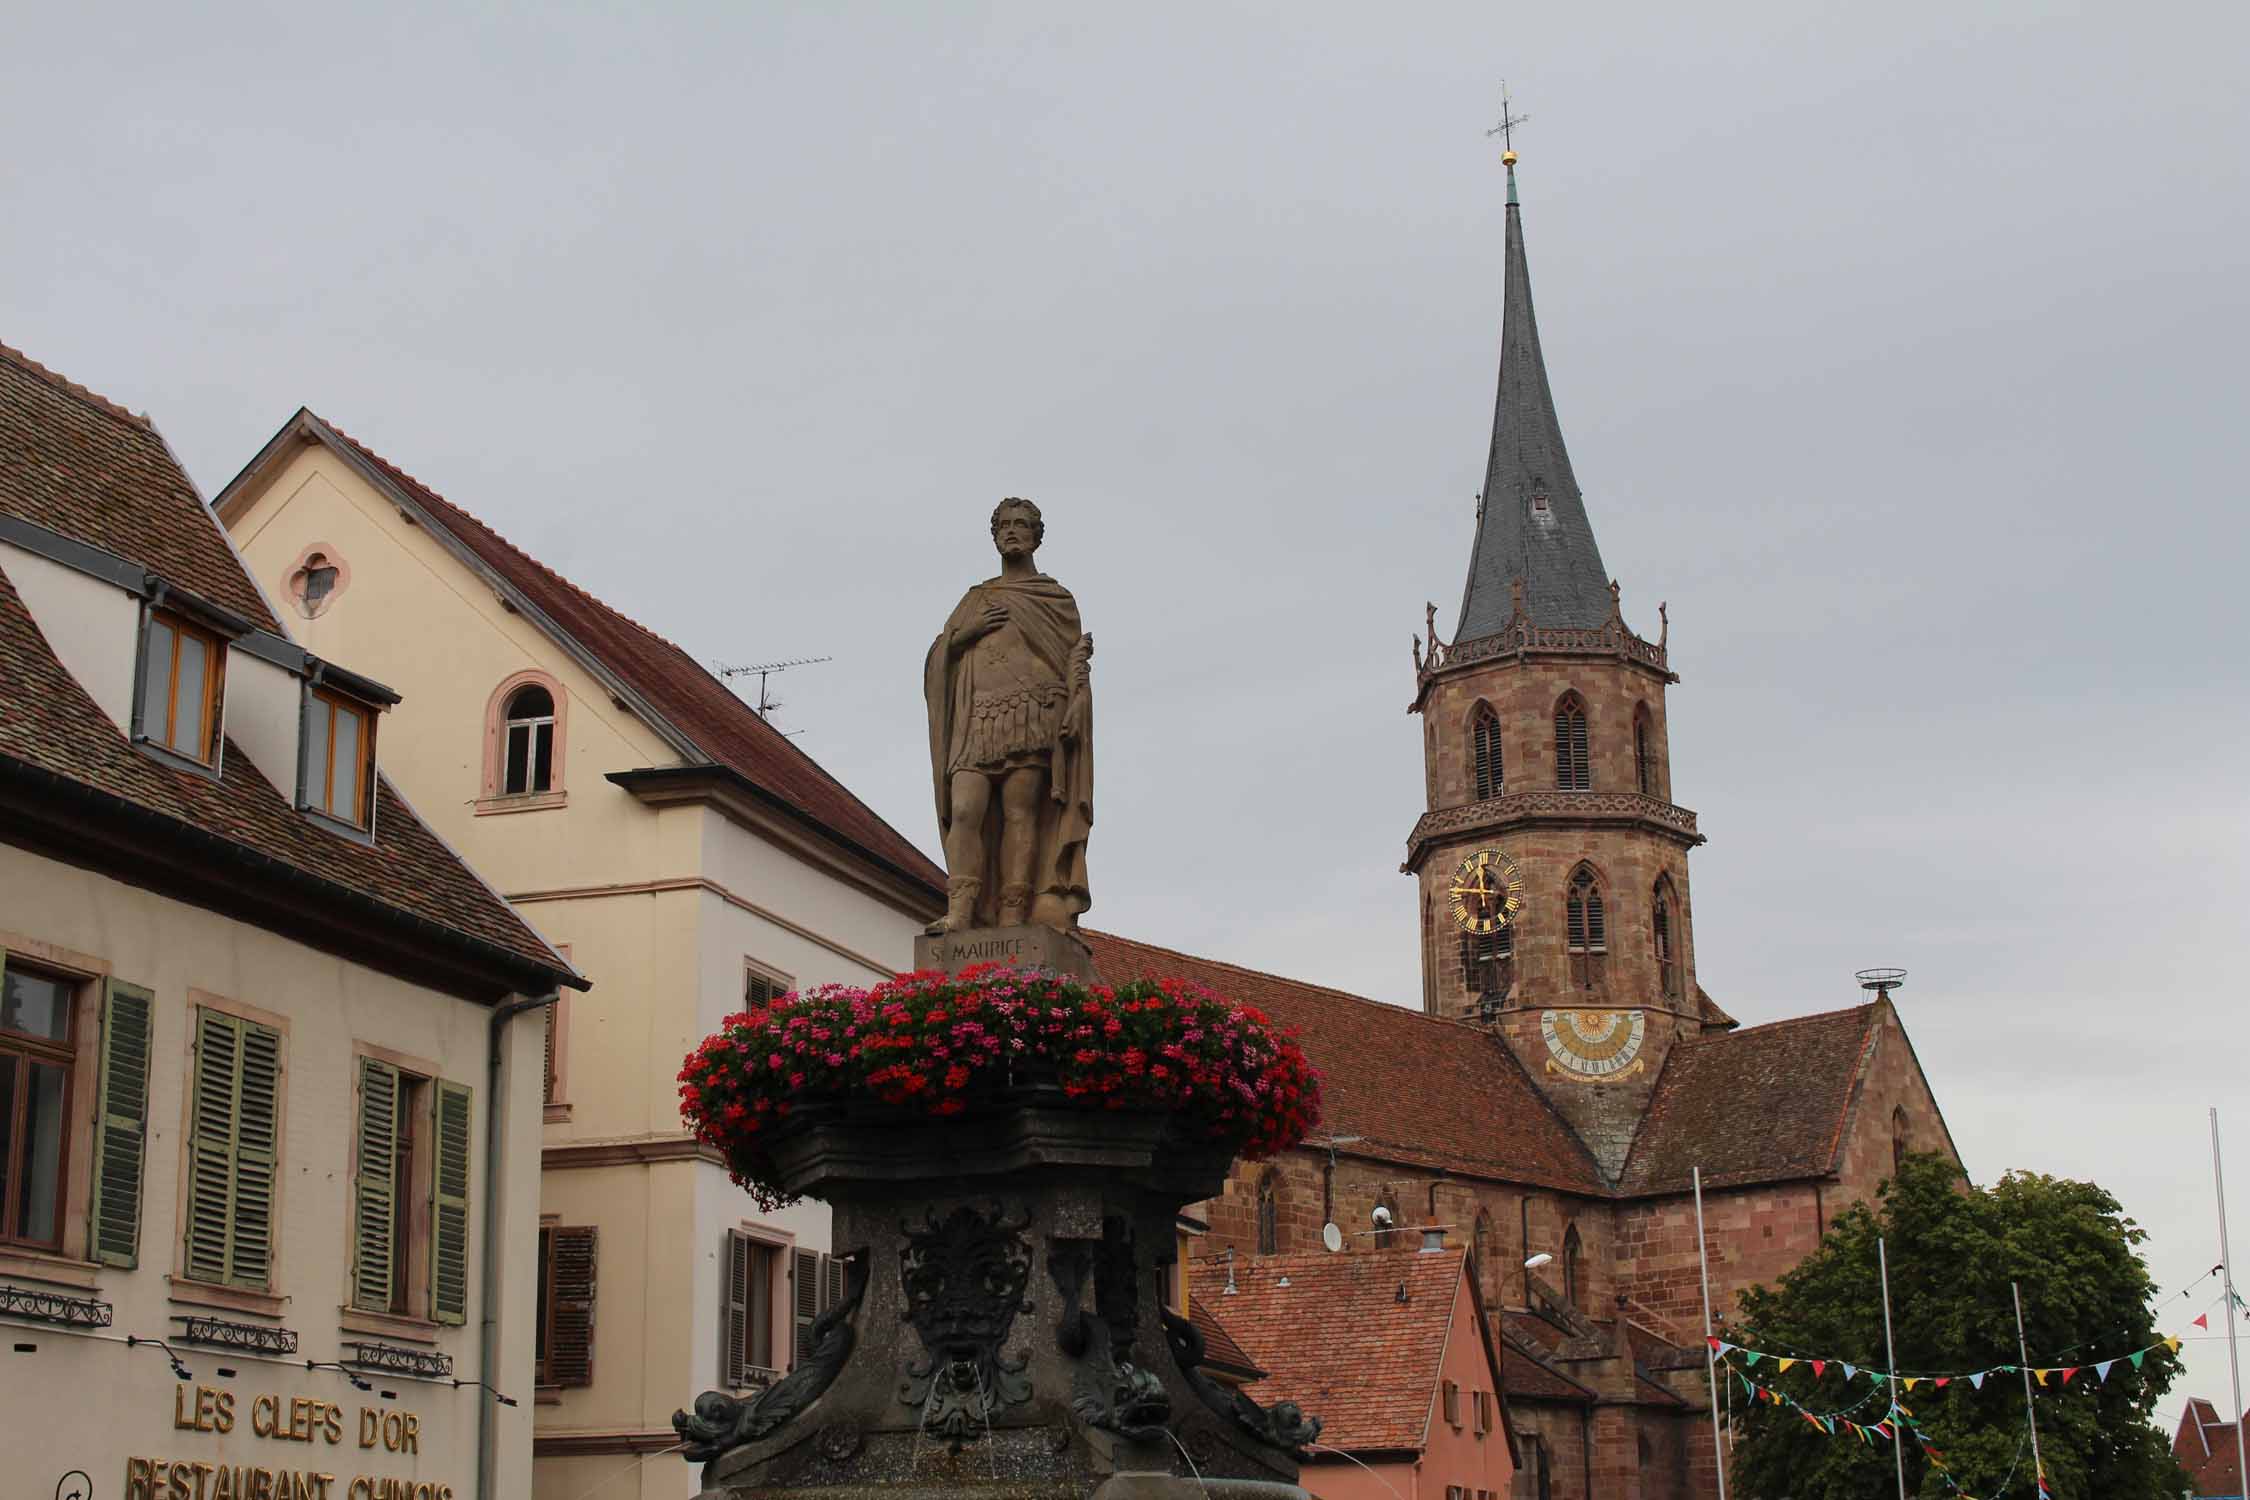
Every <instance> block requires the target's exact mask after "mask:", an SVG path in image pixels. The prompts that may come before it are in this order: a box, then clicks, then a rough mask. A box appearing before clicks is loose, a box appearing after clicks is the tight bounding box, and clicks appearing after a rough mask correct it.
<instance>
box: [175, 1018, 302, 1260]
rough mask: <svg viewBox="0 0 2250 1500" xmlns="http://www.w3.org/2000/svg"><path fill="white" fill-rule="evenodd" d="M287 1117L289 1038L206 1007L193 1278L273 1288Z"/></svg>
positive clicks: (199, 1062)
mask: <svg viewBox="0 0 2250 1500" xmlns="http://www.w3.org/2000/svg"><path fill="white" fill-rule="evenodd" d="M280 1113H281V1034H280V1033H279V1032H277V1031H274V1030H271V1029H270V1028H268V1027H264V1026H260V1025H259V1024H258V1023H257V1022H255V1021H248V1020H244V1019H243V1018H241V1017H239V1016H232V1015H229V1014H227V1013H226V1012H224V1011H220V1010H214V1009H211V1008H209V1007H200V1008H198V1009H197V1011H196V1039H195V1079H194V1082H193V1084H192V1085H191V1088H190V1102H189V1136H188V1213H187V1226H186V1233H185V1240H186V1252H185V1256H184V1261H185V1270H186V1272H187V1275H188V1277H189V1279H191V1280H195V1281H210V1282H219V1283H224V1284H226V1285H230V1286H240V1287H249V1288H253V1289H256V1290H260V1291H263V1290H265V1289H266V1288H267V1287H268V1286H270V1285H271V1282H272V1278H273V1226H274V1217H275V1211H276V1208H277V1204H276V1202H275V1186H276V1182H277V1180H278V1177H279V1167H280V1146H281V1135H280Z"/></svg>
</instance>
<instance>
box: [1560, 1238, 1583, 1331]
mask: <svg viewBox="0 0 2250 1500" xmlns="http://www.w3.org/2000/svg"><path fill="white" fill-rule="evenodd" d="M1581 1258H1582V1247H1581V1246H1580V1244H1579V1241H1578V1226H1577V1225H1576V1224H1573V1225H1571V1226H1570V1227H1569V1228H1568V1229H1566V1230H1564V1231H1563V1237H1562V1294H1563V1301H1565V1302H1568V1303H1569V1304H1570V1305H1571V1306H1572V1307H1573V1308H1574V1309H1576V1310H1577V1311H1579V1312H1584V1311H1585V1310H1586V1305H1585V1303H1584V1301H1583V1300H1581V1294H1582V1293H1583V1292H1584V1291H1585V1290H1586V1288H1585V1283H1584V1282H1583V1280H1582V1279H1581V1277H1580V1275H1579V1264H1578V1262H1579V1261H1580V1259H1581Z"/></svg>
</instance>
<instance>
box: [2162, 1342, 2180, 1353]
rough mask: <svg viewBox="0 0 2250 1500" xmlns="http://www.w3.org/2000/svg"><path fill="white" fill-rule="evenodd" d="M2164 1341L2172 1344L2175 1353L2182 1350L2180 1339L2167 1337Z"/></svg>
mask: <svg viewBox="0 0 2250 1500" xmlns="http://www.w3.org/2000/svg"><path fill="white" fill-rule="evenodd" d="M2164 1342H2165V1343H2167V1344H2169V1345H2171V1346H2172V1352H2173V1353H2174V1354H2177V1353H2179V1352H2180V1341H2179V1340H2178V1339H2166V1340H2165V1341H2164Z"/></svg>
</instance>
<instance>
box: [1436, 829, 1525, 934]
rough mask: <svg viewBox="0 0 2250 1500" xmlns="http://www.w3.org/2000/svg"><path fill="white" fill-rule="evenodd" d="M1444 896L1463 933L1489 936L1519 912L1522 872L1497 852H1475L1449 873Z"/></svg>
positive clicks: (1487, 850)
mask: <svg viewBox="0 0 2250 1500" xmlns="http://www.w3.org/2000/svg"><path fill="white" fill-rule="evenodd" d="M1447 894H1448V895H1449V896H1451V897H1452V899H1453V920H1454V921H1456V922H1458V923H1460V924H1461V930H1462V931H1463V932H1472V933H1475V934H1476V935H1477V936H1478V937H1489V936H1491V935H1492V934H1493V933H1495V932H1498V931H1499V930H1500V929H1501V928H1503V927H1505V926H1507V925H1508V924H1509V923H1511V922H1513V921H1515V919H1516V913H1517V912H1520V911H1522V910H1523V871H1521V870H1519V869H1517V868H1516V862H1515V861H1514V860H1512V859H1510V858H1508V856H1507V855H1505V854H1502V853H1501V852H1500V851H1499V850H1497V849H1479V850H1478V851H1477V852H1476V853H1474V854H1472V855H1470V856H1469V857H1468V858H1467V859H1464V860H1462V861H1461V867H1460V868H1459V869H1457V870H1455V871H1454V872H1453V884H1452V886H1451V887H1449V888H1448V890H1447Z"/></svg>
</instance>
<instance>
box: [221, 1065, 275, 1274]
mask: <svg viewBox="0 0 2250 1500" xmlns="http://www.w3.org/2000/svg"><path fill="white" fill-rule="evenodd" d="M280 1165H281V1033H280V1032H278V1031H269V1030H267V1029H266V1028H265V1027H263V1026H260V1025H257V1024H256V1023H254V1022H250V1021H244V1022H243V1023H242V1088H241V1097H240V1107H239V1108H238V1109H237V1111H236V1114H235V1132H234V1204H233V1208H234V1238H233V1241H232V1243H231V1244H230V1245H229V1246H228V1247H227V1279H228V1280H229V1281H231V1282H233V1283H234V1284H235V1285H236V1286H247V1287H258V1288H260V1289H263V1288H265V1287H267V1286H270V1285H271V1284H272V1282H273V1233H274V1188H275V1185H276V1179H277V1178H278V1177H279V1175H280Z"/></svg>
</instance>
